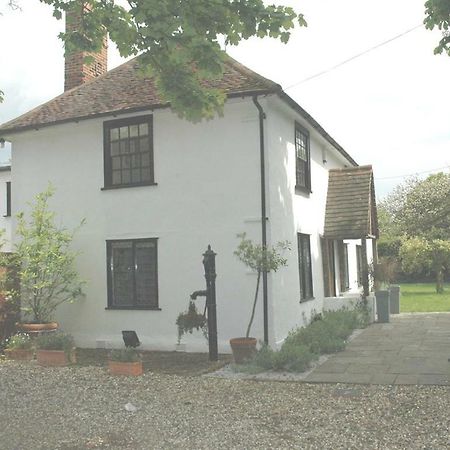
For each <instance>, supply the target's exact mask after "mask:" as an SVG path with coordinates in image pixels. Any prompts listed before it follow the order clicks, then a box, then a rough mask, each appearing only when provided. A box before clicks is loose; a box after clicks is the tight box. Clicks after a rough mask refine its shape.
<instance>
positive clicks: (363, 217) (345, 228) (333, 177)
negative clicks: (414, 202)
mask: <svg viewBox="0 0 450 450" xmlns="http://www.w3.org/2000/svg"><path fill="white" fill-rule="evenodd" d="M324 236H325V237H326V238H328V239H359V238H364V237H367V236H376V237H378V221H377V209H376V200H375V187H374V180H373V172H372V166H360V167H352V168H345V169H332V170H330V172H329V178H328V195H327V206H326V213H325V229H324Z"/></svg>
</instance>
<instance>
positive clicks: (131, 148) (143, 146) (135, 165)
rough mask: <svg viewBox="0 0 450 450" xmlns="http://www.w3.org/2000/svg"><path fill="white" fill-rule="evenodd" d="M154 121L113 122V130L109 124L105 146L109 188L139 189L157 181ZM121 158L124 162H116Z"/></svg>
mask: <svg viewBox="0 0 450 450" xmlns="http://www.w3.org/2000/svg"><path fill="white" fill-rule="evenodd" d="M151 120H152V119H151V116H145V117H142V118H140V117H138V118H133V119H123V120H118V121H113V122H112V123H111V124H112V126H109V123H110V122H107V123H105V127H106V128H108V130H109V131H108V134H107V135H106V136H107V139H106V142H105V145H106V146H107V147H106V149H105V158H106V162H105V169H106V171H107V172H105V184H106V185H116V186H120V185H139V184H143V183H144V184H147V183H150V182H152V181H153V144H152V135H151ZM119 122H120V124H119ZM116 123H117V126H114V124H116ZM118 155H121V156H122V159H121V160H120V161H119V160H117V159H115V157H117V156H118ZM130 157H131V158H130ZM143 168H145V170H142V169H143ZM130 169H131V170H130ZM115 171H120V172H119V173H117V172H116V173H114V172H115Z"/></svg>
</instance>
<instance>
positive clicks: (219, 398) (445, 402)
mask: <svg viewBox="0 0 450 450" xmlns="http://www.w3.org/2000/svg"><path fill="white" fill-rule="evenodd" d="M128 402H131V403H132V404H133V405H135V406H137V408H138V410H137V411H136V412H128V411H126V410H125V408H124V406H125V404H127V403H128ZM449 405H450V389H449V388H448V387H442V386H441V387H435V386H421V387H416V386H361V385H358V386H356V385H332V384H323V385H321V384H304V383H280V382H255V381H242V380H227V379H217V378H207V377H180V376H176V375H164V374H152V373H151V372H147V373H146V374H145V375H144V376H143V377H141V378H137V379H131V378H117V377H111V376H109V375H108V374H107V372H106V370H105V369H103V368H99V367H73V368H58V369H49V368H40V367H38V366H36V365H35V364H34V363H31V364H30V363H28V364H21V363H17V362H13V361H4V362H0V448H1V450H23V449H26V448H33V449H51V450H58V449H64V450H69V449H70V450H75V449H80V450H81V449H96V448H102V449H103V448H108V449H117V450H120V449H143V450H144V449H145V450H150V449H178V448H180V449H216V448H217V449H218V448H221V449H269V448H283V449H287V448H301V449H433V450H435V449H448V448H450V438H449V436H450V430H449V427H450V407H449Z"/></svg>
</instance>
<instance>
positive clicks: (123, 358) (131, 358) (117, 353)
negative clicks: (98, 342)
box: [109, 347, 141, 362]
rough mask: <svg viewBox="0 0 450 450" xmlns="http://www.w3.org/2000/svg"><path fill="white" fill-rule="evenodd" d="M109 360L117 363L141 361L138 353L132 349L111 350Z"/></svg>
mask: <svg viewBox="0 0 450 450" xmlns="http://www.w3.org/2000/svg"><path fill="white" fill-rule="evenodd" d="M109 359H110V360H111V361H119V362H138V361H140V360H141V358H140V356H139V353H138V351H137V350H136V349H135V348H133V347H126V348H121V349H115V350H112V351H111V353H110V355H109Z"/></svg>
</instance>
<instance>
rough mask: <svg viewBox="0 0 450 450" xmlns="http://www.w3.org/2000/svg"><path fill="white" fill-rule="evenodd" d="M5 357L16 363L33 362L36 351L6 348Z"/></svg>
mask: <svg viewBox="0 0 450 450" xmlns="http://www.w3.org/2000/svg"><path fill="white" fill-rule="evenodd" d="M5 355H6V356H7V357H8V358H9V359H14V360H15V361H31V360H32V359H33V357H34V351H33V350H31V349H28V350H26V349H23V348H6V349H5Z"/></svg>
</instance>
